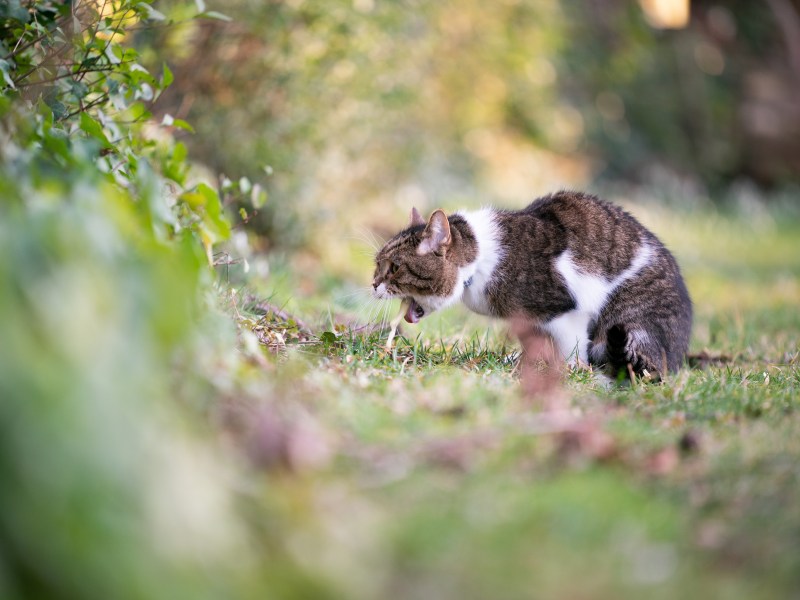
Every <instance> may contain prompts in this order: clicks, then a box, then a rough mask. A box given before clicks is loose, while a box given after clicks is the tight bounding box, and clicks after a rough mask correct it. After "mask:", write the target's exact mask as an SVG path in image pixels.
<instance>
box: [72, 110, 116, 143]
mask: <svg viewBox="0 0 800 600" xmlns="http://www.w3.org/2000/svg"><path fill="white" fill-rule="evenodd" d="M80 127H81V129H82V130H83V131H85V132H86V133H88V134H89V135H90V136H91V137H93V138H95V139H96V140H99V141H100V143H101V144H103V147H104V148H113V147H114V146H112V145H111V142H109V141H108V138H107V137H106V134H105V132H104V131H103V126H102V125H100V123H98V122H97V121H95V120H94V119H93V118H92V117H91V116H89V114H88V113H85V112H82V113H81V121H80Z"/></svg>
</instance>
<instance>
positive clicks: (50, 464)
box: [0, 0, 235, 600]
mask: <svg viewBox="0 0 800 600" xmlns="http://www.w3.org/2000/svg"><path fill="white" fill-rule="evenodd" d="M163 18H164V17H163V15H161V13H159V12H158V11H156V10H155V9H153V8H152V7H151V6H150V4H148V3H146V2H141V1H138V0H137V1H128V0H121V1H113V2H112V1H110V0H109V1H101V2H80V1H75V2H57V1H47V0H37V1H29V2H24V1H22V2H21V1H20V0H12V1H9V2H4V3H2V4H0V69H1V70H2V74H3V81H2V83H0V139H1V140H2V141H1V142H0V331H1V332H2V343H0V397H1V398H2V401H1V402H0V480H2V481H3V485H2V488H0V597H2V598H7V599H9V600H12V599H16V598H19V599H21V598H108V597H114V598H163V597H175V598H178V597H191V598H203V597H213V596H214V593H213V592H212V591H210V588H209V585H208V582H205V581H203V580H202V578H201V577H200V566H201V565H202V564H203V561H206V560H210V559H211V558H212V557H216V554H215V552H216V551H212V552H198V551H196V549H194V548H192V544H195V543H197V542H198V541H199V540H204V541H205V543H206V544H207V547H208V548H213V547H215V546H216V545H217V544H222V545H221V546H219V548H223V547H226V546H227V547H229V548H230V546H229V545H228V544H229V543H231V540H233V539H235V533H234V534H233V535H231V531H233V530H230V531H228V530H226V529H225V527H222V529H220V528H219V527H218V526H217V525H211V523H212V522H213V520H214V519H224V518H225V514H226V513H225V510H226V495H225V494H224V493H217V492H215V491H214V490H213V489H212V490H210V491H209V490H206V491H204V489H205V488H203V487H202V485H204V484H206V483H207V482H209V481H212V480H214V478H216V477H220V476H221V475H220V474H219V469H218V468H217V467H216V466H215V464H214V461H213V460H210V458H209V457H208V456H206V455H207V454H208V453H207V452H206V451H205V450H204V449H203V448H200V447H199V446H198V444H197V443H196V442H195V441H194V440H193V438H192V436H191V435H189V432H188V431H186V432H184V431H183V430H182V429H181V428H176V427H174V426H170V427H168V426H167V424H168V423H169V422H170V417H169V416H168V415H171V414H174V413H175V409H176V407H177V406H178V405H177V404H176V403H175V400H174V397H175V396H176V390H175V385H176V378H175V373H176V372H180V371H181V370H185V375H184V378H183V383H182V388H183V389H185V390H186V392H190V391H192V392H194V393H195V394H197V395H198V396H199V397H202V394H203V390H204V389H206V388H207V387H208V385H207V383H204V380H203V378H202V377H200V376H199V372H198V371H197V368H196V367H195V366H194V364H195V363H196V362H197V361H199V360H201V359H202V355H201V354H199V352H198V349H199V347H201V346H203V345H204V346H211V345H212V344H213V343H214V339H216V338H215V336H218V335H220V333H221V332H222V331H224V329H222V328H220V325H219V324H216V325H214V326H213V327H211V326H210V323H211V322H212V321H213V319H212V318H211V317H210V316H209V314H208V304H209V303H208V299H207V297H208V295H209V294H210V293H211V292H212V290H213V288H212V283H213V273H212V270H211V267H210V265H209V262H208V261H209V260H210V257H211V254H212V248H213V246H214V244H216V243H217V242H219V241H220V240H223V239H225V238H227V237H228V235H229V232H230V223H229V221H228V219H227V218H226V217H225V215H224V214H223V212H222V207H221V203H220V199H219V196H218V194H217V192H216V191H215V190H214V189H212V188H211V187H209V186H208V185H206V184H197V185H192V186H189V185H188V184H187V173H188V163H187V162H186V148H185V146H183V144H180V143H175V142H174V141H173V140H172V139H171V138H170V137H169V135H167V133H166V132H165V131H161V130H159V129H158V127H157V126H156V125H154V124H153V123H152V120H151V119H150V113H149V106H150V104H151V103H152V101H153V100H154V99H155V98H157V96H158V94H159V93H161V91H162V90H163V89H164V88H165V87H166V86H167V85H168V84H169V82H170V79H171V74H170V71H169V69H168V68H167V67H166V65H164V66H163V67H161V68H160V70H161V75H160V76H156V75H153V74H151V72H149V71H148V70H146V69H145V68H144V67H143V66H142V65H141V63H140V62H139V57H138V53H137V51H136V50H135V49H133V48H132V47H130V46H129V45H128V44H127V43H126V41H127V35H128V32H129V31H131V30H134V29H137V28H141V27H147V26H150V25H151V24H152V23H153V22H157V21H160V20H162V19H163ZM171 125H172V126H173V127H174V126H178V127H180V126H183V127H188V125H186V124H184V123H179V122H177V121H173V122H172V123H171ZM204 322H208V323H209V326H208V330H207V331H206V330H205V329H202V328H201V329H200V330H199V329H198V328H199V327H200V325H199V324H201V323H204ZM215 332H216V333H215ZM177 395H178V396H180V394H177ZM186 399H187V400H188V399H189V398H186ZM195 400H199V398H195ZM198 473H203V474H204V475H203V477H199V478H198V475H197V474H198ZM193 477H195V478H198V480H199V482H200V483H199V484H198V483H197V481H194V480H193V479H192V478H193ZM204 478H205V479H204ZM180 481H183V484H180V483H178V482H180ZM181 485H188V486H190V487H192V488H193V489H191V491H188V490H186V489H181ZM190 506H191V507H192V508H189V507H190ZM193 510H194V511H196V512H195V514H194V515H192V511H193ZM204 519H207V520H208V523H207V524H206V525H204V524H203V520H204ZM220 532H221V533H220ZM187 540H192V541H191V542H190V543H187ZM217 558H218V557H217Z"/></svg>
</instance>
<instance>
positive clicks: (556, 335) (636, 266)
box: [372, 192, 692, 378]
mask: <svg viewBox="0 0 800 600" xmlns="http://www.w3.org/2000/svg"><path fill="white" fill-rule="evenodd" d="M375 262H376V267H375V276H374V279H373V282H372V285H373V288H374V295H375V297H376V298H382V299H390V298H404V299H408V308H407V310H406V313H405V320H406V321H408V322H409V323H417V322H418V321H419V320H420V319H422V318H423V317H425V316H426V315H429V314H431V313H432V312H434V311H436V310H439V309H441V308H444V307H446V306H449V305H451V304H453V303H455V302H456V301H458V300H461V301H462V302H463V303H464V304H465V305H466V306H467V307H468V308H469V309H470V310H472V311H474V312H477V313H480V314H482V315H490V316H493V317H499V318H503V319H511V318H523V319H526V320H527V321H530V322H532V323H534V324H536V326H537V327H539V328H540V329H541V330H543V331H544V332H546V333H547V334H549V335H550V336H551V337H552V339H553V341H554V343H555V346H556V348H557V349H558V350H559V351H560V353H561V354H562V355H563V356H564V358H565V359H567V360H568V361H570V362H572V363H583V364H587V363H588V364H592V365H595V366H597V367H601V368H603V369H604V370H605V371H606V372H607V373H608V374H609V375H611V376H616V375H617V374H618V373H619V372H620V371H622V372H624V373H626V374H629V373H631V372H633V373H635V374H637V375H648V374H649V375H650V376H653V377H656V378H658V377H660V376H663V375H664V374H665V372H666V371H674V370H676V369H678V368H679V367H680V365H681V363H682V361H683V358H684V356H685V354H686V351H687V348H688V345H689V335H690V332H691V325H692V304H691V301H690V299H689V294H688V292H687V290H686V285H685V284H684V282H683V278H682V277H681V273H680V270H679V269H678V265H677V263H676V262H675V259H674V257H673V256H672V254H670V253H669V251H668V250H667V249H666V248H665V247H664V245H663V244H662V243H661V242H660V241H659V240H658V239H657V238H656V236H655V235H653V234H652V233H651V232H650V231H648V230H647V229H645V227H644V226H643V225H641V224H640V223H639V222H638V221H637V220H636V219H634V218H633V217H632V216H631V215H629V214H628V213H627V212H625V211H623V210H622V209H621V208H619V207H617V206H615V205H613V204H610V203H608V202H605V201H603V200H600V199H598V198H596V197H595V196H591V195H588V194H583V193H579V192H559V193H555V194H551V195H549V196H545V197H543V198H539V199H538V200H535V201H534V202H533V203H532V204H531V205H530V206H528V207H526V208H524V209H522V210H518V211H510V210H498V209H494V208H483V209H481V210H478V211H474V212H457V213H454V214H452V215H450V216H449V217H448V216H447V215H445V213H444V212H443V211H442V210H436V211H434V213H433V214H432V215H431V216H430V218H429V219H428V221H427V222H426V221H425V220H424V219H423V218H422V217H421V216H420V214H419V212H417V210H416V209H412V211H411V222H410V224H409V226H408V227H407V228H406V229H404V230H403V231H401V232H400V233H398V234H397V235H396V236H394V237H393V238H392V239H390V240H389V241H388V242H387V243H386V244H385V245H384V246H383V248H381V249H380V250H379V251H378V254H377V256H376V258H375Z"/></svg>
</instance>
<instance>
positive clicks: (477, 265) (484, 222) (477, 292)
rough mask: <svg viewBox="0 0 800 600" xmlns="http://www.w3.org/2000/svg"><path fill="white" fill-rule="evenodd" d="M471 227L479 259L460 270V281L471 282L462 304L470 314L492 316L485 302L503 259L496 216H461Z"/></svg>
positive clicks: (483, 212)
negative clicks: (487, 289) (489, 286)
mask: <svg viewBox="0 0 800 600" xmlns="http://www.w3.org/2000/svg"><path fill="white" fill-rule="evenodd" d="M459 214H460V215H461V216H462V217H464V220H465V221H466V222H467V223H469V226H470V227H471V228H472V231H473V233H474V234H475V238H476V239H477V240H478V257H477V258H476V259H475V262H473V263H472V264H471V265H468V266H466V267H463V268H462V269H460V270H459V279H460V280H461V281H469V282H470V283H469V287H465V288H463V290H464V292H463V295H462V296H461V300H462V301H463V302H464V304H465V305H466V306H467V308H469V309H470V310H471V311H473V312H476V313H478V314H481V315H489V314H491V310H490V308H489V303H488V301H487V300H486V286H487V285H488V283H489V281H490V280H491V278H492V275H493V274H494V271H495V268H496V267H497V264H498V263H499V262H500V261H501V260H502V259H503V250H502V247H501V246H500V230H499V228H498V226H497V223H496V222H495V212H494V211H493V210H492V209H490V208H482V209H481V210H478V211H475V212H461V213H459Z"/></svg>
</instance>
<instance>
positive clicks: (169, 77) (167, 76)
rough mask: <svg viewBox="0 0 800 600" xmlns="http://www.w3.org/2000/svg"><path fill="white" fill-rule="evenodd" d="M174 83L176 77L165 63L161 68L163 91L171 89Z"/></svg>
mask: <svg viewBox="0 0 800 600" xmlns="http://www.w3.org/2000/svg"><path fill="white" fill-rule="evenodd" d="M173 81H175V76H174V75H173V74H172V71H171V70H170V68H169V67H168V66H167V63H164V64H163V65H162V67H161V89H164V88H167V87H169V86H170V84H171V83H172V82H173Z"/></svg>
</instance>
